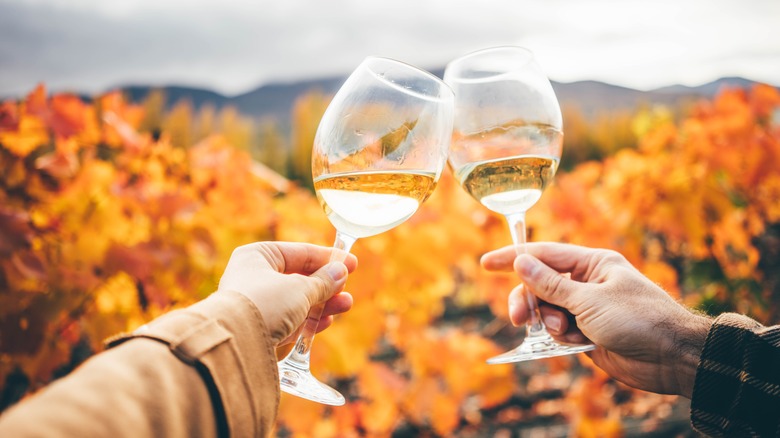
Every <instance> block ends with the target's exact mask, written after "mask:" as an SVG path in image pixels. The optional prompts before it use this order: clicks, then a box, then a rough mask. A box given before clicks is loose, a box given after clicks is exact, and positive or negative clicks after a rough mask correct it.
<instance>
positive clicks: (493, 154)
mask: <svg viewBox="0 0 780 438" xmlns="http://www.w3.org/2000/svg"><path fill="white" fill-rule="evenodd" d="M444 81H445V82H446V83H447V84H449V85H450V87H452V89H453V91H454V92H455V96H456V97H455V121H454V127H453V138H452V146H451V148H450V155H449V165H450V167H451V169H452V171H453V174H454V175H455V178H456V180H457V181H458V183H459V184H460V185H461V186H462V187H463V188H464V189H465V190H466V192H468V193H469V194H470V195H471V196H472V197H473V198H474V199H476V200H477V201H478V202H480V203H481V204H482V205H484V206H485V207H486V208H488V209H490V210H492V211H494V212H496V213H499V214H502V215H504V217H506V219H507V222H508V225H509V228H510V232H511V235H512V240H513V242H514V244H515V247H516V250H517V253H518V254H521V253H523V252H524V251H525V241H526V230H525V215H526V212H527V211H528V209H530V208H531V207H532V206H533V205H534V204H536V202H537V201H538V200H539V199H540V198H541V196H542V193H543V192H544V190H545V188H546V187H547V186H548V185H549V184H550V183H551V182H552V180H553V177H554V176H555V173H556V171H557V170H558V163H559V162H560V159H561V151H562V145H563V129H562V125H563V119H562V116H561V110H560V106H559V105H558V100H557V98H556V97H555V92H554V91H553V88H552V85H551V84H550V81H549V80H548V79H547V76H546V75H545V74H544V72H543V71H542V69H541V67H540V66H539V64H538V63H537V62H536V60H535V59H534V56H533V53H532V52H531V51H529V50H527V49H524V48H521V47H512V46H507V47H496V48H490V49H485V50H480V51H477V52H474V53H471V54H468V55H465V56H462V57H460V58H458V59H456V60H454V61H452V62H450V63H449V64H448V65H447V67H446V69H445V72H444ZM525 295H526V299H527V302H528V306H529V309H530V310H531V311H530V319H529V323H528V324H527V326H526V337H525V339H524V340H523V343H522V344H521V345H520V346H519V347H517V348H515V349H514V350H512V351H509V352H507V353H504V354H502V355H499V356H496V357H494V358H491V359H489V360H488V363H508V362H519V361H523V360H532V359H539V358H543V357H552V356H560V355H566V354H573V353H578V352H582V351H589V350H592V349H593V348H594V346H593V345H572V344H565V343H559V342H556V341H555V340H553V338H552V337H551V336H550V335H549V334H548V333H547V330H546V329H545V327H544V324H543V322H542V320H541V315H540V313H539V310H538V306H537V304H536V299H535V297H534V296H533V294H531V293H528V291H526V294H525Z"/></svg>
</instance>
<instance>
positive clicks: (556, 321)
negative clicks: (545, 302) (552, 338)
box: [543, 315, 561, 333]
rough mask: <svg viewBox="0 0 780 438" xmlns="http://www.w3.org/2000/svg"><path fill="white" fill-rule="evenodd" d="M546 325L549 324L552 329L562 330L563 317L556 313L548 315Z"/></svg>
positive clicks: (556, 331)
mask: <svg viewBox="0 0 780 438" xmlns="http://www.w3.org/2000/svg"><path fill="white" fill-rule="evenodd" d="M543 319H544V325H546V326H547V328H548V329H550V331H553V332H555V333H558V332H559V331H561V318H560V317H558V316H555V315H547V316H545V317H544V318H543Z"/></svg>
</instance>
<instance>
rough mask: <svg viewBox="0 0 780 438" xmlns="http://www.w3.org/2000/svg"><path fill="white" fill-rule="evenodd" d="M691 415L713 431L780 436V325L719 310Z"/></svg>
mask: <svg viewBox="0 0 780 438" xmlns="http://www.w3.org/2000/svg"><path fill="white" fill-rule="evenodd" d="M691 420H692V423H693V426H694V427H695V428H696V429H697V430H698V431H700V432H702V433H704V434H707V435H711V436H780V326H774V327H763V326H761V325H760V324H759V323H757V322H756V321H753V320H752V319H750V318H747V317H745V316H741V315H736V314H724V315H721V316H719V317H718V318H717V319H716V320H715V323H714V324H713V326H712V328H711V329H710V332H709V333H708V335H707V341H706V343H705V345H704V350H703V351H702V356H701V361H700V363H699V367H698V370H697V371H696V381H695V384H694V388H693V397H692V399H691Z"/></svg>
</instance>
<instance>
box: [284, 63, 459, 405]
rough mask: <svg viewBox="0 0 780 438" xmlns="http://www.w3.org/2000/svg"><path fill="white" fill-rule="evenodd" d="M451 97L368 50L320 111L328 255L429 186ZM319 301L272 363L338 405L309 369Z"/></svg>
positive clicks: (443, 155)
mask: <svg viewBox="0 0 780 438" xmlns="http://www.w3.org/2000/svg"><path fill="white" fill-rule="evenodd" d="M453 112H454V96H453V93H452V90H451V89H450V88H449V87H448V86H447V85H446V84H445V83H444V82H443V81H441V80H440V79H439V78H437V77H435V76H433V75H432V74H430V73H428V72H426V71H424V70H420V69H418V68H416V67H413V66H411V65H408V64H405V63H402V62H400V61H396V60H393V59H389V58H380V57H368V58H366V59H365V60H364V61H363V62H362V63H361V64H360V65H359V66H358V67H357V68H356V69H355V71H353V72H352V74H351V75H350V76H349V78H347V80H346V81H345V82H344V84H343V85H342V86H341V88H340V89H339V91H338V92H337V93H336V95H335V96H334V97H333V100H332V101H331V102H330V104H329V105H328V108H327V109H326V110H325V114H324V115H323V117H322V119H321V121H320V124H319V126H318V128H317V133H316V135H315V139H314V145H313V148H312V177H313V181H314V189H315V192H316V195H317V199H318V200H319V202H320V204H321V205H322V208H323V210H324V211H325V214H326V215H327V217H328V219H329V220H330V222H331V223H332V224H333V226H334V227H335V228H336V239H335V242H334V251H333V253H332V256H331V261H336V260H338V261H342V260H343V259H344V257H346V254H347V253H348V252H349V250H350V248H351V246H352V244H353V243H354V242H355V241H356V240H357V239H358V238H363V237H369V236H373V235H375V234H379V233H382V232H384V231H387V230H389V229H391V228H393V227H395V226H398V225H400V224H401V223H403V222H404V221H406V220H407V219H409V217H411V216H412V215H413V214H414V212H415V211H417V209H418V208H419V206H420V204H422V202H423V201H425V200H426V199H427V198H428V196H430V194H431V193H432V192H433V190H434V188H435V187H436V183H437V181H438V180H439V177H440V176H441V173H442V170H443V169H444V166H445V165H446V161H447V151H448V147H449V143H450V140H451V136H452V123H453ZM321 314H322V305H319V306H315V307H312V309H311V311H310V312H309V317H308V319H307V321H306V323H305V324H304V328H303V331H302V333H301V335H300V337H299V338H298V341H297V342H296V344H295V346H294V347H293V349H292V351H291V352H290V354H289V355H288V356H287V357H286V358H285V359H284V360H282V361H280V362H279V373H280V377H281V386H282V390H283V391H285V392H288V393H291V394H294V395H297V396H300V397H303V398H307V399H310V400H314V401H317V402H320V403H324V404H331V405H341V404H344V402H345V400H344V397H343V396H342V395H341V394H340V393H339V392H338V391H336V390H335V389H333V388H331V387H329V386H327V385H325V384H324V383H322V382H320V381H318V380H317V379H316V378H315V377H314V376H313V375H312V374H311V372H310V371H309V368H310V367H309V355H310V350H311V343H312V341H313V339H314V332H315V330H316V328H317V324H318V322H319V318H320V316H321Z"/></svg>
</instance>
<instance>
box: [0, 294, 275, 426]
mask: <svg viewBox="0 0 780 438" xmlns="http://www.w3.org/2000/svg"><path fill="white" fill-rule="evenodd" d="M268 333H269V332H268V329H267V327H266V326H265V324H264V322H263V318H262V317H261V315H260V312H259V311H258V310H257V308H256V307H255V306H254V304H252V303H251V302H250V301H249V300H248V299H247V298H245V297H244V296H243V295H241V294H238V293H235V292H217V293H214V294H212V295H211V296H210V297H208V298H206V299H205V300H203V301H200V302H198V303H197V304H194V305H193V306H190V307H188V308H186V309H182V310H177V311H174V312H171V313H168V314H166V315H164V316H162V317H160V318H158V319H156V320H154V321H152V322H151V323H149V324H147V325H145V326H143V327H141V328H140V329H139V330H136V331H135V332H133V333H131V334H128V335H123V336H119V337H117V338H115V339H113V340H111V341H110V342H109V346H110V347H112V348H110V349H109V350H107V351H105V352H103V353H100V354H98V355H96V356H94V357H92V358H90V359H89V360H88V361H86V362H85V363H84V364H82V365H81V366H80V367H79V368H77V369H76V370H75V371H74V372H73V373H71V374H70V375H68V376H67V377H64V378H62V379H60V380H58V381H56V382H54V383H52V384H51V385H49V387H47V388H45V389H43V390H42V391H40V392H39V393H37V394H36V395H34V396H32V397H30V398H29V399H26V400H24V401H22V402H20V403H19V404H18V405H16V406H14V407H12V408H10V409H9V410H7V411H6V412H5V413H4V414H3V415H2V416H0V436H3V437H6V436H7V437H64V436H68V437H111V438H119V437H125V436H132V437H142V436H160V437H163V436H164V437H211V436H228V435H229V436H231V437H256V436H267V435H270V434H271V432H272V430H273V425H274V422H275V417H276V410H277V407H278V404H279V377H278V372H277V366H276V356H275V353H274V348H273V346H272V345H271V341H270V338H269V336H268Z"/></svg>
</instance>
